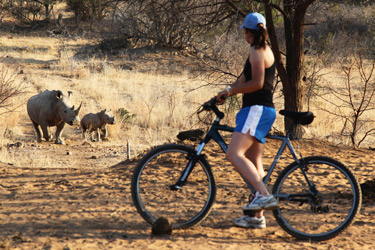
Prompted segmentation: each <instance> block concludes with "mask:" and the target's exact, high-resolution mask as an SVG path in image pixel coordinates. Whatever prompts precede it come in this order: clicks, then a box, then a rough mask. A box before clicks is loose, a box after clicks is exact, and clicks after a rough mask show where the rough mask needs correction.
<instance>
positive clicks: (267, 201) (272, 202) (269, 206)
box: [242, 192, 279, 211]
mask: <svg viewBox="0 0 375 250" xmlns="http://www.w3.org/2000/svg"><path fill="white" fill-rule="evenodd" d="M278 207H279V204H278V202H277V200H276V199H275V197H274V196H273V195H269V196H264V195H261V194H260V193H259V192H256V193H255V197H254V199H253V200H252V201H251V202H250V204H247V205H245V206H243V207H242V209H243V210H252V211H259V210H263V209H264V210H274V209H277V208H278Z"/></svg>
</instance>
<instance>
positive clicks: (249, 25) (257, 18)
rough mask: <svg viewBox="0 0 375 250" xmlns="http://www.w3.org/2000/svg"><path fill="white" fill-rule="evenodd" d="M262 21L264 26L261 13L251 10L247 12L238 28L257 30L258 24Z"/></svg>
mask: <svg viewBox="0 0 375 250" xmlns="http://www.w3.org/2000/svg"><path fill="white" fill-rule="evenodd" d="M260 23H262V24H263V26H264V28H266V19H265V18H264V16H263V15H262V14H259V13H258V12H253V13H250V14H248V15H247V16H246V17H245V20H244V21H243V24H242V25H241V27H240V30H242V29H243V28H246V29H250V30H257V29H259V28H258V24H260Z"/></svg>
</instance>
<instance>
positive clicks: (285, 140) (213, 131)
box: [171, 117, 317, 198]
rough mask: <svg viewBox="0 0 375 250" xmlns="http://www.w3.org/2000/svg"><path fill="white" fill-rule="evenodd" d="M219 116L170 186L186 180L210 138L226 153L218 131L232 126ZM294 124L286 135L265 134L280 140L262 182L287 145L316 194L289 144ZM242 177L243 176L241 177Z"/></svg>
mask: <svg viewBox="0 0 375 250" xmlns="http://www.w3.org/2000/svg"><path fill="white" fill-rule="evenodd" d="M220 120H221V119H220V118H219V117H216V119H215V121H214V122H213V124H212V125H211V128H210V129H209V130H208V132H207V133H206V136H205V137H204V138H203V139H202V140H201V141H200V143H199V144H198V146H197V148H196V150H195V154H194V155H191V156H190V159H189V163H188V164H187V166H186V168H185V169H184V171H183V172H182V174H181V177H180V178H179V180H178V181H177V183H176V184H175V185H172V186H171V188H172V189H174V190H176V189H180V188H182V186H183V184H184V182H185V181H186V180H187V178H188V176H189V174H190V173H191V171H192V169H193V168H194V166H195V163H196V162H197V161H198V159H199V158H200V157H202V155H201V152H202V151H203V149H204V147H205V145H206V144H207V143H208V142H209V141H211V140H214V141H215V142H216V143H218V144H219V146H220V147H221V149H222V150H223V151H224V152H225V153H226V152H227V149H228V145H227V143H226V142H225V141H224V139H223V137H222V136H221V134H220V133H219V131H227V132H231V133H233V132H234V128H233V127H230V126H227V125H221V124H220ZM294 126H295V124H293V125H292V126H291V128H290V129H289V130H288V131H287V133H286V135H285V136H280V135H272V134H267V136H266V138H269V139H275V140H279V141H282V143H281V146H280V148H279V150H278V152H277V154H276V156H275V158H274V159H273V162H272V164H271V166H270V168H269V170H268V172H267V174H266V176H265V177H264V178H263V182H264V183H265V184H267V183H268V181H269V179H270V176H271V174H272V173H273V170H274V169H275V167H276V165H277V162H278V161H279V159H280V156H281V155H282V154H283V151H284V149H285V148H286V147H287V148H288V149H289V151H290V153H291V154H292V156H293V158H294V160H295V161H296V162H297V163H298V165H299V166H300V169H301V170H302V173H303V175H304V177H305V179H306V181H307V183H308V185H309V187H310V190H311V191H312V192H313V193H314V194H316V193H317V190H316V189H315V186H314V185H312V184H311V182H310V181H309V180H308V178H307V176H306V174H305V171H304V169H303V168H304V164H303V162H302V161H301V160H300V159H299V158H298V156H297V153H296V151H295V149H294V147H293V145H292V144H291V142H290V140H289V137H290V134H291V132H292V130H293V128H294ZM242 178H243V177H242ZM243 179H244V181H245V182H246V184H247V185H248V187H249V188H250V189H251V191H252V192H253V193H255V192H256V190H255V188H254V187H253V186H252V185H251V183H250V182H248V181H247V180H246V179H245V178H243ZM275 196H276V197H279V198H281V195H275ZM285 196H286V197H283V198H291V197H289V196H288V195H285ZM299 196H301V195H299ZM302 196H304V195H302Z"/></svg>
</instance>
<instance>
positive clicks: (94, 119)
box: [81, 109, 115, 141]
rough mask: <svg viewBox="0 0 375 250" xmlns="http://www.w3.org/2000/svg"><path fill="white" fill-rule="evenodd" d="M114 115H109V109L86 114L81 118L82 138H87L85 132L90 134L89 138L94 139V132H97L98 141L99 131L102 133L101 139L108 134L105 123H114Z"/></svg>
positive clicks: (99, 139)
mask: <svg viewBox="0 0 375 250" xmlns="http://www.w3.org/2000/svg"><path fill="white" fill-rule="evenodd" d="M114 123H115V117H113V116H112V115H111V110H106V109H104V110H102V111H100V112H99V113H96V114H93V113H89V114H86V115H85V116H84V117H82V119H81V129H82V136H83V138H85V139H87V137H86V135H87V132H88V133H90V134H91V140H93V141H94V140H95V138H94V135H93V134H94V133H93V132H96V133H97V138H98V141H101V138H100V132H102V133H103V139H106V138H107V136H108V130H107V124H114Z"/></svg>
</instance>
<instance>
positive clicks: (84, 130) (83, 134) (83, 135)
mask: <svg viewBox="0 0 375 250" xmlns="http://www.w3.org/2000/svg"><path fill="white" fill-rule="evenodd" d="M81 130H82V138H83V139H85V140H87V133H86V130H87V129H86V127H84V126H81Z"/></svg>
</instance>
